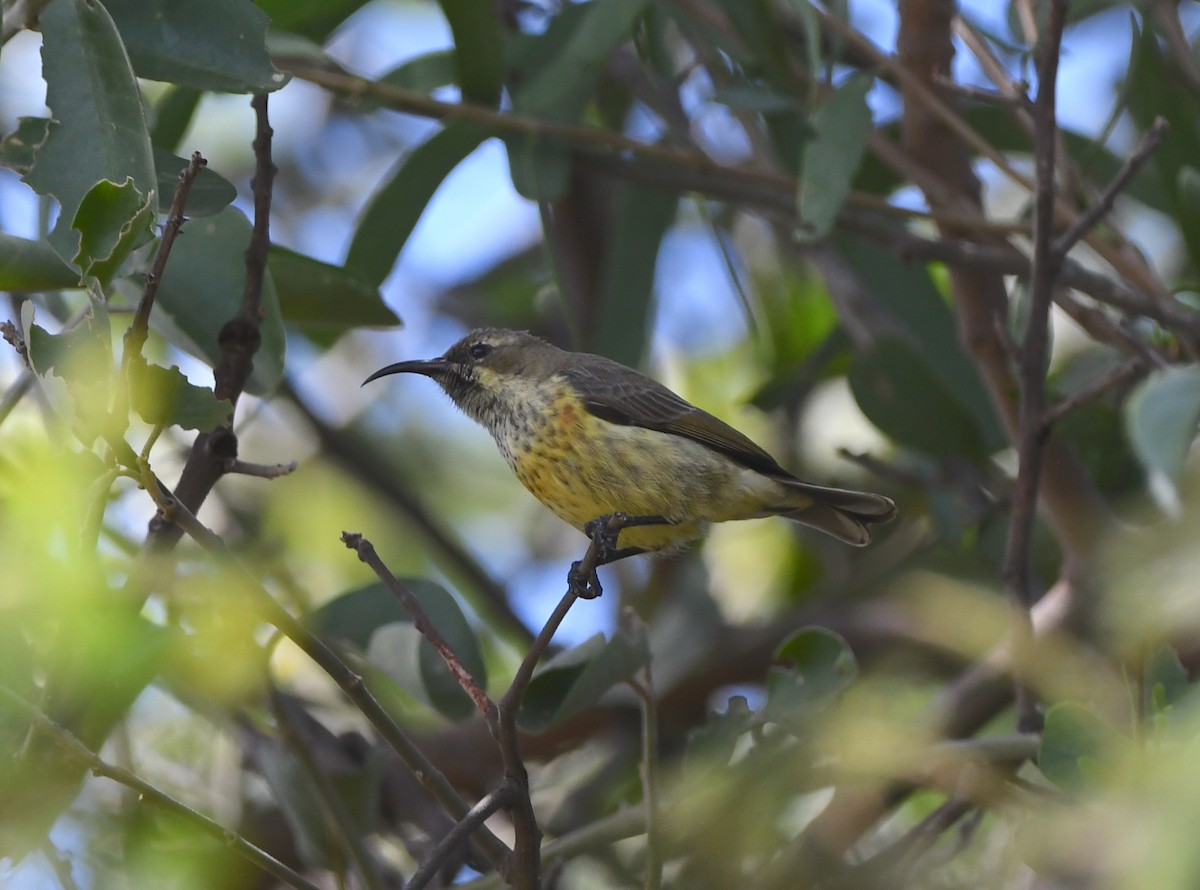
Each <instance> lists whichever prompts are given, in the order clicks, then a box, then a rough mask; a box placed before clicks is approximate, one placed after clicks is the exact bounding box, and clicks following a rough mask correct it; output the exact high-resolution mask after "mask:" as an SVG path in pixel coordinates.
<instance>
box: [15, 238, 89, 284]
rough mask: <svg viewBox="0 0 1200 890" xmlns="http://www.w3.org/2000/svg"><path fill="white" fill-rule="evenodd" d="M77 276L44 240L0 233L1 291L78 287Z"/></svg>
mask: <svg viewBox="0 0 1200 890" xmlns="http://www.w3.org/2000/svg"><path fill="white" fill-rule="evenodd" d="M81 286H82V285H81V283H80V281H79V273H78V272H76V271H75V270H74V269H72V268H71V267H70V266H68V265H67V264H66V263H64V262H63V260H62V257H60V256H59V255H58V254H57V253H56V252H55V251H54V248H52V247H51V246H50V245H49V244H47V243H46V242H45V241H30V240H29V239H27V238H17V237H15V236H13V235H6V234H5V233H3V232H0V290H6V291H18V292H20V291H39V290H59V289H60V288H72V287H81Z"/></svg>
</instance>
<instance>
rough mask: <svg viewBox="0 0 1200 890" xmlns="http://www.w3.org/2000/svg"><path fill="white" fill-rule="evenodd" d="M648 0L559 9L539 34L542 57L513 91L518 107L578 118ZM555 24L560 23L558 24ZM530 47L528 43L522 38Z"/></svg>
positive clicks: (538, 50) (609, 1) (557, 117)
mask: <svg viewBox="0 0 1200 890" xmlns="http://www.w3.org/2000/svg"><path fill="white" fill-rule="evenodd" d="M648 3H649V0H604V2H603V3H587V4H581V5H579V6H578V7H576V12H577V15H574V16H571V17H569V18H566V17H564V16H563V15H561V14H560V15H559V16H558V17H556V19H555V22H554V23H553V24H551V26H550V28H548V29H547V30H546V33H545V34H542V35H540V36H539V37H538V38H536V39H535V42H536V43H537V44H538V46H537V48H536V49H535V50H534V51H533V53H532V54H531V55H533V56H537V57H539V58H538V59H537V61H539V62H541V64H539V65H537V67H536V68H535V69H534V71H533V72H532V74H530V75H527V78H528V79H526V80H525V81H524V83H523V84H522V86H521V87H520V89H518V90H516V92H515V93H514V95H513V106H514V108H515V109H516V110H517V111H520V112H522V113H525V114H530V115H534V116H536V117H544V118H548V119H550V120H556V121H574V120H577V119H578V118H579V115H580V114H581V113H582V111H583V108H584V106H585V105H586V104H587V101H588V99H589V98H590V97H591V95H592V93H593V92H594V91H595V89H596V84H597V83H598V82H599V80H600V75H601V73H602V72H603V70H604V64H605V62H606V61H607V60H608V57H609V55H610V54H611V53H612V51H613V50H614V49H616V48H617V47H618V46H620V45H621V44H622V43H624V42H625V41H626V40H628V39H629V38H630V36H631V35H632V33H633V28H634V26H635V25H636V24H637V21H638V19H639V18H641V16H642V13H643V12H645V10H646V7H647V5H648ZM556 25H557V27H556ZM522 46H524V47H528V46H529V44H528V43H526V44H522Z"/></svg>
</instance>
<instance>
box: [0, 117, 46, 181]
mask: <svg viewBox="0 0 1200 890" xmlns="http://www.w3.org/2000/svg"><path fill="white" fill-rule="evenodd" d="M49 135H50V119H49V118H46V117H22V118H18V119H17V128H16V129H15V130H13V131H12V132H11V133H9V134H8V135H7V136H5V137H4V142H2V143H0V163H2V164H3V165H4V166H5V167H8V168H9V169H10V170H16V171H17V172H18V173H28V172H29V171H30V170H31V169H32V168H33V162H34V160H35V159H36V157H37V152H38V149H40V148H41V147H42V144H43V143H44V142H45V141H46V137H48V136H49Z"/></svg>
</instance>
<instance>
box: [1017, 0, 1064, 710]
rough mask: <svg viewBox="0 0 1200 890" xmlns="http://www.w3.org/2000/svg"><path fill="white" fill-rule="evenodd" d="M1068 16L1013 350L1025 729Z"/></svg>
mask: <svg viewBox="0 0 1200 890" xmlns="http://www.w3.org/2000/svg"><path fill="white" fill-rule="evenodd" d="M1066 17H1067V2H1066V0H1051V2H1050V16H1049V22H1048V23H1047V26H1046V30H1045V32H1044V33H1043V39H1042V41H1041V46H1040V47H1039V50H1040V52H1041V60H1040V65H1039V70H1038V94H1037V100H1036V102H1035V105H1034V113H1035V123H1036V127H1037V140H1036V152H1037V153H1036V171H1037V189H1036V193H1035V203H1034V222H1033V233H1034V243H1033V267H1032V270H1031V273H1030V286H1029V316H1028V320H1027V322H1026V325H1025V332H1024V336H1023V337H1022V342H1021V348H1020V351H1019V353H1018V371H1019V376H1018V383H1019V387H1020V419H1019V431H1020V437H1019V441H1018V443H1017V455H1018V459H1019V461H1020V464H1019V468H1018V470H1017V481H1016V486H1015V488H1014V491H1013V507H1012V515H1011V518H1010V520H1009V527H1008V541H1007V544H1006V547H1005V553H1004V583H1005V588H1006V590H1007V592H1008V597H1009V602H1010V604H1011V611H1012V616H1013V630H1012V633H1013V664H1014V666H1015V667H1016V672H1015V673H1016V678H1015V680H1014V682H1015V683H1016V687H1015V691H1016V701H1017V726H1018V728H1019V729H1021V730H1024V731H1035V730H1037V729H1040V728H1041V714H1040V713H1039V711H1038V708H1037V701H1036V699H1035V697H1034V695H1033V691H1032V690H1031V689H1030V688H1029V687H1028V686H1027V685H1026V684H1025V682H1024V676H1023V675H1024V672H1025V670H1026V668H1027V665H1028V664H1029V656H1030V655H1031V652H1032V648H1033V621H1032V619H1031V618H1030V613H1029V610H1030V607H1031V606H1032V604H1033V599H1034V596H1033V583H1034V582H1033V565H1032V557H1031V546H1032V541H1033V523H1034V518H1035V516H1036V515H1037V501H1038V489H1039V487H1040V483H1041V475H1042V461H1043V457H1044V449H1043V446H1044V445H1045V442H1046V438H1047V436H1046V432H1047V428H1046V426H1045V425H1044V424H1043V423H1042V417H1043V415H1044V414H1045V411H1046V365H1047V361H1048V359H1049V349H1050V305H1051V303H1052V301H1053V296H1054V288H1055V284H1056V281H1057V278H1058V269H1059V266H1060V265H1061V260H1062V255H1061V254H1059V253H1056V252H1055V250H1054V223H1055V216H1054V208H1055V200H1056V190H1055V181H1054V171H1055V160H1054V159H1055V148H1056V142H1057V138H1056V137H1057V131H1058V123H1057V120H1056V118H1055V113H1056V106H1055V90H1056V88H1057V83H1058V60H1059V50H1060V46H1061V41H1062V32H1063V28H1064V27H1065V26H1066Z"/></svg>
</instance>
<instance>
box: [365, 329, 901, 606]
mask: <svg viewBox="0 0 1200 890" xmlns="http://www.w3.org/2000/svg"><path fill="white" fill-rule="evenodd" d="M393 374H420V375H423V376H425V377H429V378H430V379H432V380H433V381H434V382H435V383H437V384H438V385H439V386H440V387H441V388H442V390H443V391H444V392H445V393H446V395H448V396H449V397H450V399H451V400H452V401H453V402H454V404H455V405H457V406H458V408H460V409H461V410H462V411H463V412H464V413H465V414H466V415H467V416H468V417H470V418H471V419H472V420H474V421H476V422H477V423H479V424H480V425H481V426H483V427H484V428H485V429H487V431H488V432H489V433H491V435H492V438H493V439H495V441H496V445H497V446H498V448H499V449H500V453H501V454H502V455H503V456H504V459H505V461H506V462H507V463H508V466H509V468H510V469H511V470H512V471H513V473H514V474H515V475H516V477H517V478H518V479H519V480H520V481H521V483H522V484H523V485H524V486H525V488H526V489H528V490H529V491H530V493H532V494H533V496H534V497H536V498H537V499H538V500H539V501H541V502H542V503H543V504H544V505H545V506H546V507H548V508H549V509H550V510H551V511H553V512H554V513H555V514H557V515H558V516H559V517H560V518H561V519H563V520H564V521H566V522H567V523H568V524H570V525H572V526H574V527H575V528H577V529H579V530H580V531H583V532H584V533H585V534H588V535H589V536H591V537H592V539H593V541H598V540H602V547H601V552H600V553H599V555H598V558H597V559H596V561H595V565H604V564H607V563H610V562H615V561H616V560H618V559H624V558H626V557H628V556H633V555H636V554H640V553H648V552H668V551H671V550H674V549H678V548H680V547H682V546H684V545H686V544H688V543H691V542H693V541H695V540H697V539H699V538H701V537H703V535H704V534H705V532H706V531H707V529H708V527H709V526H710V525H711V524H712V523H715V522H726V521H730V520H740V519H753V518H759V517H765V516H782V517H784V518H786V519H791V520H794V521H796V522H799V523H801V524H803V525H806V526H810V527H812V528H815V529H818V530H820V531H822V532H825V533H827V534H829V535H832V536H833V537H835V538H837V539H838V540H840V541H844V542H846V543H847V544H852V545H855V546H864V545H866V544H868V543H870V541H871V531H872V526H875V525H878V524H880V523H885V522H888V521H890V520H891V519H893V518H894V517H895V515H896V505H895V503H894V502H893V501H892V500H891V499H890V498H888V497H885V496H883V495H880V494H872V493H869V492H863V491H850V490H846V489H841V488H830V487H826V486H822V485H815V484H813V483H810V482H805V481H802V480H800V479H798V478H796V477H795V476H793V475H792V474H791V473H789V472H788V471H787V470H785V469H784V468H783V467H782V466H780V465H779V463H778V462H777V461H776V460H775V458H773V457H771V455H770V454H768V453H767V452H766V451H765V450H764V449H763V448H761V447H760V446H758V445H757V444H755V443H754V442H753V441H751V440H750V439H749V438H748V437H747V436H745V435H743V434H742V433H740V432H738V431H737V430H736V429H734V428H733V427H731V426H730V425H728V424H727V423H725V422H724V421H722V420H719V419H718V418H716V417H714V416H713V415H711V414H709V413H708V412H707V411H703V410H701V409H700V408H697V407H696V406H695V405H692V404H691V403H690V402H688V401H686V400H685V399H683V398H682V397H680V396H679V395H676V394H675V393H674V392H673V391H671V390H670V389H668V388H667V387H666V386H664V385H663V384H661V383H659V382H658V381H656V380H654V379H652V378H650V377H648V376H646V375H644V374H642V373H640V372H638V371H635V370H634V369H633V368H630V367H627V366H625V365H622V364H620V363H619V362H616V361H613V360H612V359H609V358H605V357H604V356H599V355H591V354H589V353H582V352H569V351H567V350H564V349H559V348H558V347H556V346H554V345H553V344H551V343H549V342H547V341H546V340H543V339H541V338H539V337H536V336H534V335H533V334H530V333H528V332H526V331H513V330H506V329H501V328H491V327H485V328H477V329H475V330H472V331H471V332H470V333H468V334H467V335H466V336H465V337H463V338H462V339H461V340H459V341H458V342H457V343H455V344H454V345H453V346H451V347H450V348H449V349H447V350H446V352H445V353H444V354H443V355H441V356H440V357H438V358H433V359H424V360H410V361H402V362H397V363H395V364H391V365H388V366H386V367H384V368H381V369H380V370H378V371H376V372H375V373H374V374H372V375H370V376H369V377H368V378H367V379H366V380H365V381H363V385H364V386H365V385H366V384H368V383H370V382H372V381H374V380H378V379H379V378H381V377H386V376H389V375H393ZM614 517H615V518H614ZM598 535H599V536H600V537H599V539H598V537H597V536H598ZM578 569H579V563H576V564H575V566H573V567H572V572H573V573H577V572H578ZM592 576H593V578H594V567H593V571H592ZM579 580H580V579H578V578H574V577H573V578H572V583H573V584H574V583H575V582H576V581H579ZM595 583H596V587H595V591H596V592H597V593H598V591H599V589H600V588H599V582H598V580H596V582H595Z"/></svg>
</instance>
